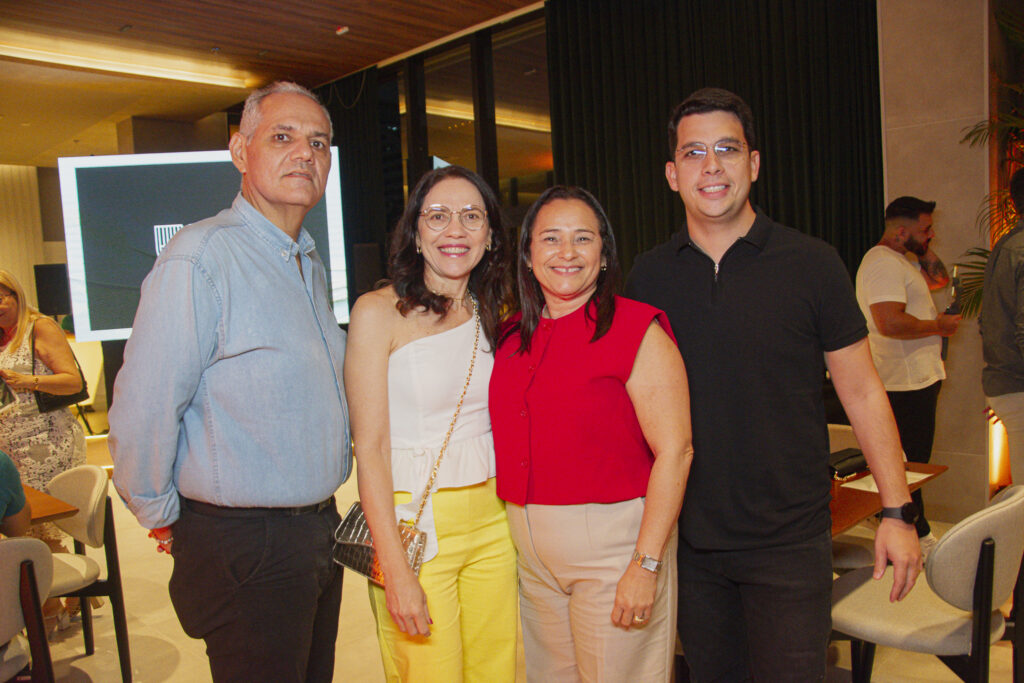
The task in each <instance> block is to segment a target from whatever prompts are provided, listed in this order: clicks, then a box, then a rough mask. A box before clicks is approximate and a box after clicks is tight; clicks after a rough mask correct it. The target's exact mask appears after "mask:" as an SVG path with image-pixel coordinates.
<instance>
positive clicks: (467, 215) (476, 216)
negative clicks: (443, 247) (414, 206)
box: [420, 204, 487, 232]
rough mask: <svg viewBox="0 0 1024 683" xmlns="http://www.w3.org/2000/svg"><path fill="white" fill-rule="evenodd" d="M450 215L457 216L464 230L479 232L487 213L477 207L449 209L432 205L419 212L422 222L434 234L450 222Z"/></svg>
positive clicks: (439, 205) (440, 205)
mask: <svg viewBox="0 0 1024 683" xmlns="http://www.w3.org/2000/svg"><path fill="white" fill-rule="evenodd" d="M452 214H458V215H459V222H460V223H462V227H464V228H465V229H466V230H474V231H475V230H479V229H480V228H482V227H484V225H485V224H486V223H487V212H486V211H484V210H483V209H481V208H480V207H478V206H473V205H470V206H464V207H462V208H461V209H449V208H448V207H447V206H444V205H443V204H433V205H431V206H428V207H427V208H425V209H423V210H422V211H420V215H421V216H423V222H424V223H425V224H426V226H427V227H428V228H430V229H431V230H433V231H434V232H441V231H442V230H444V229H445V228H447V227H448V224H449V223H451V222H452Z"/></svg>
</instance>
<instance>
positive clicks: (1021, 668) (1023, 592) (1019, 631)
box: [1010, 563, 1024, 683]
mask: <svg viewBox="0 0 1024 683" xmlns="http://www.w3.org/2000/svg"><path fill="white" fill-rule="evenodd" d="M1018 606H1020V607H1024V563H1022V564H1021V568H1020V570H1019V571H1018V572H1017V583H1015V584H1014V586H1013V610H1012V611H1011V612H1010V620H1011V621H1012V622H1013V639H1012V641H1011V643H1012V646H1013V683H1024V624H1020V623H1019V617H1020V616H1024V609H1019V607H1018Z"/></svg>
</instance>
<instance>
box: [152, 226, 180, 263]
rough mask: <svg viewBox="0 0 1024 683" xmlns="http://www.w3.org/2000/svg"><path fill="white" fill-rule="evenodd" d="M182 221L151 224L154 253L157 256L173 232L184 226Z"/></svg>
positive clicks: (172, 235)
mask: <svg viewBox="0 0 1024 683" xmlns="http://www.w3.org/2000/svg"><path fill="white" fill-rule="evenodd" d="M184 225H185V224H184V223H173V224H168V225H154V226H153V241H154V242H156V255H157V256H159V255H160V252H161V251H163V248H164V247H166V246H167V243H168V242H170V241H171V238H172V237H174V233H176V232H178V231H179V230H181V229H182V228H183V227H184Z"/></svg>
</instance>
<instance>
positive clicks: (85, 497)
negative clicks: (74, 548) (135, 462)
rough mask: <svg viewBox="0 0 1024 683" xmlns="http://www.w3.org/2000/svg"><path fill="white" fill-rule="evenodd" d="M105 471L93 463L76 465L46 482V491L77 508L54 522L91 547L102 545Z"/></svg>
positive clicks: (105, 486) (106, 484)
mask: <svg viewBox="0 0 1024 683" xmlns="http://www.w3.org/2000/svg"><path fill="white" fill-rule="evenodd" d="M107 486H108V479H107V473H106V472H105V471H104V470H103V468H102V467H98V466H96V465H79V466H78V467H72V468H71V469H70V470H67V471H66V472H61V473H60V474H58V475H57V476H56V477H54V478H53V479H51V480H50V483H49V484H47V485H46V491H47V492H48V493H49V494H50V495H51V496H54V497H55V498H60V499H61V500H63V501H64V502H65V503H70V504H72V505H74V506H75V507H76V508H78V512H77V513H76V514H75V515H74V516H73V517H67V518H65V519H58V520H57V521H56V522H54V524H56V525H57V526H58V527H60V528H61V529H63V530H64V531H66V532H67V533H69V534H71V537H72V538H74V539H75V540H76V541H80V542H82V543H84V544H86V545H88V546H91V547H93V548H99V547H100V546H102V545H103V521H104V517H105V509H106V508H105V504H106V501H107Z"/></svg>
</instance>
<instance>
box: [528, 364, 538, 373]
mask: <svg viewBox="0 0 1024 683" xmlns="http://www.w3.org/2000/svg"><path fill="white" fill-rule="evenodd" d="M536 369H537V366H536V365H531V366H530V367H528V368H527V370H529V371H530V372H533V371H534V370H536Z"/></svg>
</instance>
